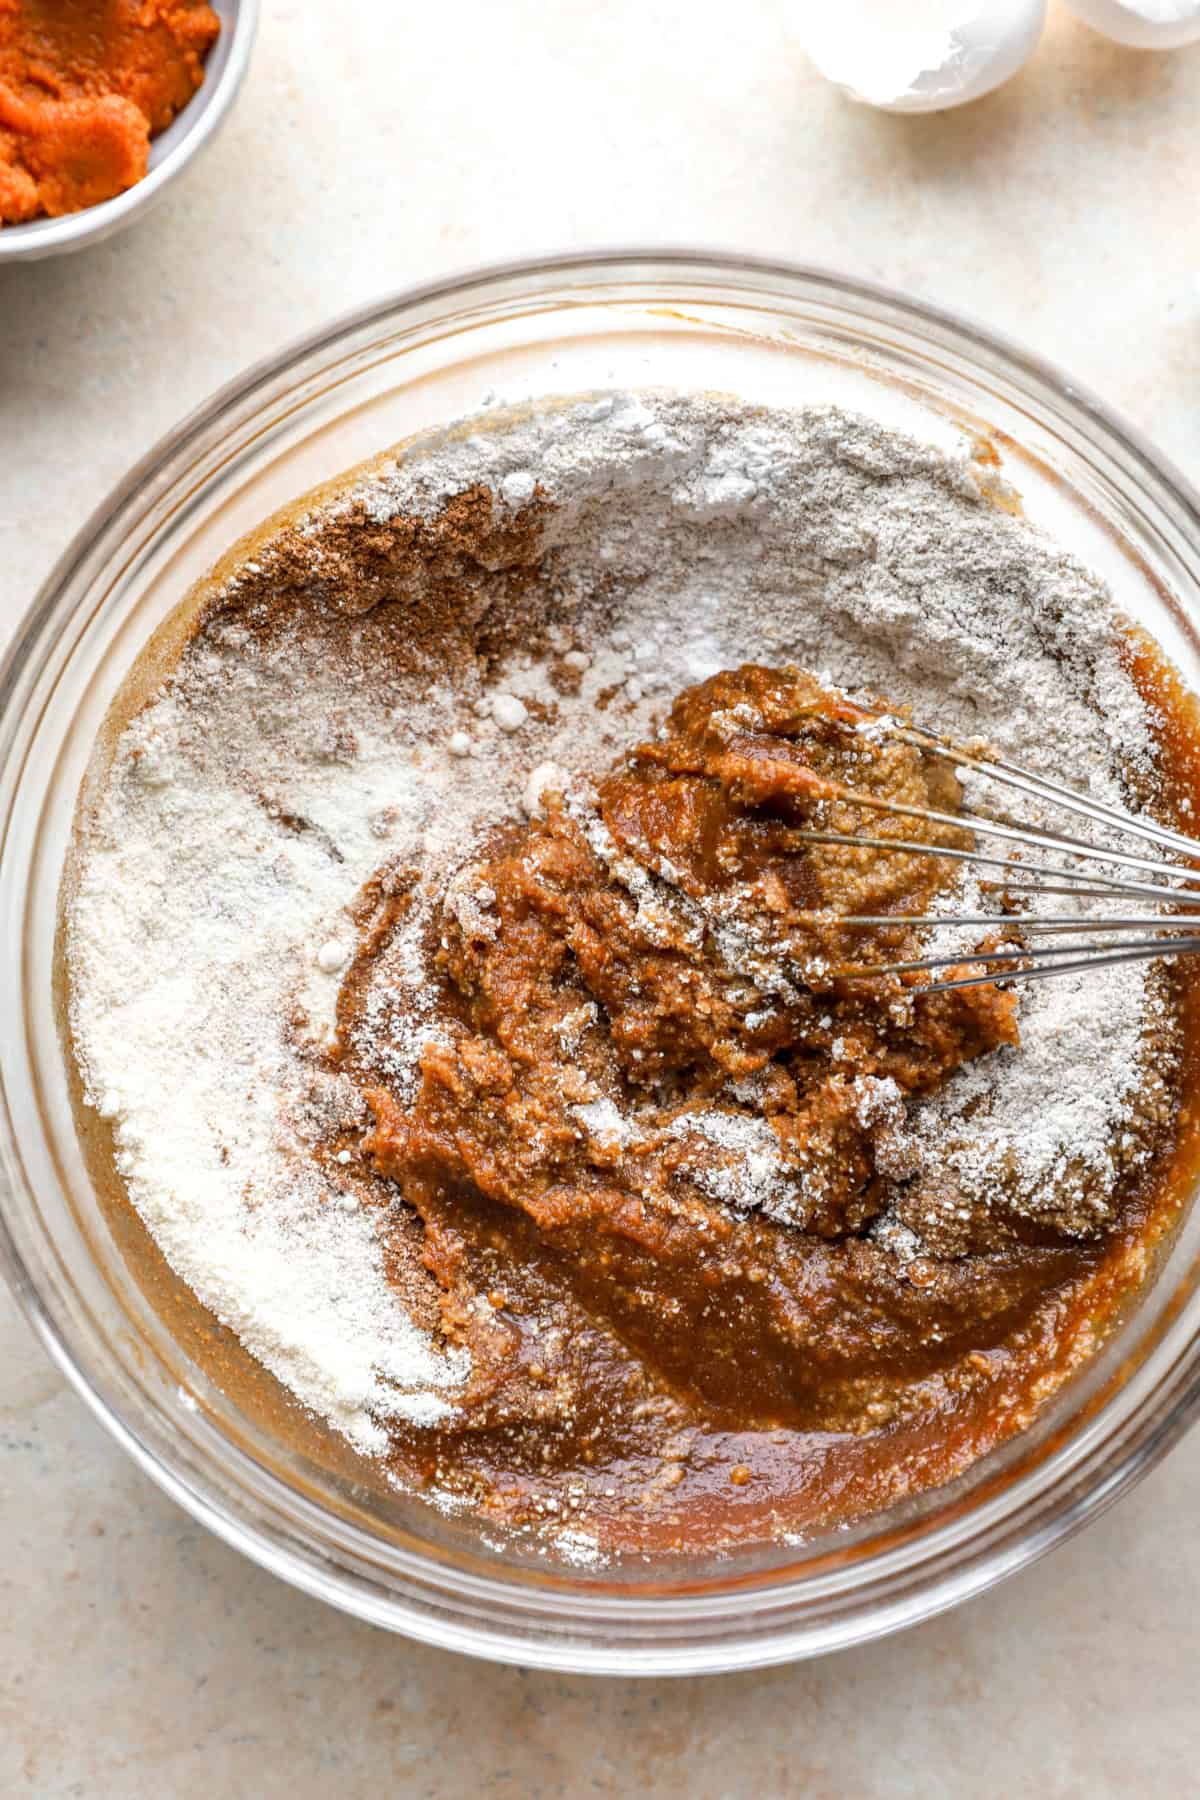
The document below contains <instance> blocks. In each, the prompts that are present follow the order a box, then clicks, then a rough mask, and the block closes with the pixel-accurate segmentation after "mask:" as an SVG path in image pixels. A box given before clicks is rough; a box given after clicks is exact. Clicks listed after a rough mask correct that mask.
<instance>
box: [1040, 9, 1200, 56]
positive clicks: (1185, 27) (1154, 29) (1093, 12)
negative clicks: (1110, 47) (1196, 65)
mask: <svg viewBox="0 0 1200 1800" xmlns="http://www.w3.org/2000/svg"><path fill="white" fill-rule="evenodd" d="M1066 4H1067V10H1068V12H1073V13H1074V14H1075V17H1076V18H1077V19H1082V20H1083V22H1084V24H1085V25H1090V26H1091V27H1092V28H1093V30H1095V31H1099V32H1102V33H1103V34H1104V36H1105V37H1107V38H1112V39H1113V40H1114V42H1116V43H1118V44H1127V45H1128V46H1129V47H1130V49H1132V50H1180V49H1182V48H1183V46H1184V45H1185V44H1195V43H1200V0H1066Z"/></svg>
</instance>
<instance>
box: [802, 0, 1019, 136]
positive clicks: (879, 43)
mask: <svg viewBox="0 0 1200 1800" xmlns="http://www.w3.org/2000/svg"><path fill="white" fill-rule="evenodd" d="M1045 21H1046V0H918V3H917V4H912V3H910V4H907V5H906V4H903V0H802V5H801V37H802V41H803V43H804V47H805V49H806V50H807V52H808V54H809V56H810V58H811V59H812V61H813V62H814V63H815V64H816V66H817V68H818V69H819V70H820V72H821V74H822V75H823V76H824V77H825V79H826V80H827V81H831V82H833V84H834V86H835V87H839V88H841V89H842V91H843V93H845V94H848V95H849V96H850V98H851V99H852V100H859V101H861V102H862V103H863V104H864V105H865V106H878V107H882V108H884V109H885V110H886V111H888V112H939V111H941V110H942V109H943V108H945V107H949V106H962V105H965V103H966V102H967V101H968V100H978V99H979V98H980V96H981V95H983V94H988V93H990V92H991V91H992V89H993V88H997V87H999V86H1000V85H1001V83H1002V82H1005V81H1007V80H1008V79H1009V77H1010V76H1012V75H1015V74H1016V72H1017V70H1018V69H1019V68H1021V66H1022V65H1023V64H1024V63H1025V62H1026V61H1027V60H1028V58H1029V57H1030V56H1031V55H1032V53H1033V51H1034V49H1035V48H1036V47H1037V42H1038V39H1039V38H1040V36H1041V34H1042V26H1043V25H1044V24H1045Z"/></svg>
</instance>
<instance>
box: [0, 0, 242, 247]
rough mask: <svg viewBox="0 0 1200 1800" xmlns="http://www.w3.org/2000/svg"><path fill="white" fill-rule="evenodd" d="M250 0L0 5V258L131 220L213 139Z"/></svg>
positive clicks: (21, 0)
mask: <svg viewBox="0 0 1200 1800" xmlns="http://www.w3.org/2000/svg"><path fill="white" fill-rule="evenodd" d="M257 12H258V8H257V0H212V3H210V0H0V260H3V259H5V258H8V259H10V260H22V259H33V258H38V257H42V256H52V255H55V254H58V253H60V252H63V251H67V250H75V249H79V248H81V247H82V246H83V245H84V244H87V243H94V242H97V241H98V240H99V239H101V238H104V237H107V236H109V235H110V233H112V232H113V231H116V230H118V229H119V228H120V227H121V226H122V225H125V224H128V223H129V222H130V221H131V220H132V219H134V218H136V217H138V216H140V215H141V214H142V213H143V212H145V210H146V209H147V208H148V207H149V206H150V205H152V204H153V202H154V201H155V200H156V199H157V198H158V197H159V196H160V195H161V194H162V193H163V191H164V190H165V188H166V186H167V183H168V182H169V181H171V180H172V179H173V178H174V177H175V176H176V175H177V174H178V173H179V172H180V171H181V170H182V169H183V168H184V167H185V165H186V164H187V163H188V162H189V161H190V160H191V158H192V157H193V156H194V155H195V154H196V152H197V151H198V150H199V149H200V148H201V147H202V146H203V145H204V144H205V143H207V142H208V141H209V140H210V139H211V138H212V136H213V135H214V133H215V132H216V131H217V129H218V128H219V126H220V124H221V122H222V120H223V119H224V117H225V115H226V113H227V112H228V109H229V106H230V104H231V102H232V100H233V98H234V95H235V94H236V92H237V89H238V87H239V85H240V83H241V79H242V75H243V74H244V72H245V68H246V64H247V61H248V59H249V52H250V45H251V41H252V39H253V35H254V29H255V26H256V24H257Z"/></svg>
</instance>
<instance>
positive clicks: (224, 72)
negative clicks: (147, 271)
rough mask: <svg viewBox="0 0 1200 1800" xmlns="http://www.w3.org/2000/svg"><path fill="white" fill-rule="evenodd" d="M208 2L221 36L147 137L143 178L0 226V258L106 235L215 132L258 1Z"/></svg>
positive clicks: (154, 196) (50, 252) (141, 209)
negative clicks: (175, 106) (197, 79)
mask: <svg viewBox="0 0 1200 1800" xmlns="http://www.w3.org/2000/svg"><path fill="white" fill-rule="evenodd" d="M212 6H213V9H214V11H215V12H216V13H217V15H218V16H219V18H220V20H221V35H220V37H219V38H218V39H217V41H216V43H215V44H214V45H213V48H212V51H211V53H210V55H209V57H208V60H207V62H206V64H205V70H204V81H203V84H202V85H201V87H200V88H199V90H198V91H197V92H196V93H195V94H194V95H193V97H192V99H191V100H190V101H189V102H188V104H187V105H186V106H185V107H184V109H183V111H182V112H181V113H180V114H179V116H178V117H177V118H176V119H174V120H172V122H171V124H170V125H168V126H167V129H166V130H165V131H162V132H160V133H159V135H158V136H157V137H156V138H154V139H152V140H151V144H150V167H149V168H148V170H147V171H146V174H145V177H144V178H143V180H141V181H139V182H137V183H136V184H135V185H134V186H133V187H131V188H126V190H125V192H124V193H123V194H118V195H116V197H115V198H114V199H112V200H102V201H101V202H100V204H99V205H98V206H86V207H84V209H83V211H82V212H74V213H64V214H63V216H62V217H61V218H58V219H31V220H30V221H29V223H28V224H27V225H0V263H4V262H36V261H37V260H38V259H39V258H40V257H43V256H62V255H64V254H65V253H66V252H67V251H68V250H82V249H83V247H84V245H85V244H98V243H99V242H100V240H101V238H106V237H110V236H111V235H112V233H113V232H114V231H120V230H121V229H122V228H123V227H124V226H126V225H128V224H130V222H131V221H132V220H134V219H137V218H140V217H141V216H142V214H143V213H145V212H146V211H147V210H148V209H149V208H150V207H151V206H153V205H154V204H155V203H156V201H157V200H158V199H159V197H160V196H161V195H162V193H163V191H164V190H165V188H166V187H167V184H168V183H169V182H171V181H173V180H174V178H175V176H176V175H178V173H179V171H180V170H181V169H182V168H184V167H185V165H186V164H187V163H189V162H190V161H191V159H192V157H193V156H195V155H196V154H197V152H198V151H200V150H202V149H203V148H204V146H205V144H207V143H209V142H210V141H211V139H212V138H214V137H215V136H216V134H217V132H218V131H219V130H220V128H221V125H222V123H223V121H224V119H225V115H226V113H227V112H228V111H229V108H230V106H231V105H232V104H233V100H234V96H235V95H236V93H237V91H238V89H239V87H240V86H241V85H242V76H243V75H244V74H245V73H246V65H247V63H248V62H249V60H250V49H251V46H252V45H253V43H254V33H255V30H256V29H257V26H258V0H212Z"/></svg>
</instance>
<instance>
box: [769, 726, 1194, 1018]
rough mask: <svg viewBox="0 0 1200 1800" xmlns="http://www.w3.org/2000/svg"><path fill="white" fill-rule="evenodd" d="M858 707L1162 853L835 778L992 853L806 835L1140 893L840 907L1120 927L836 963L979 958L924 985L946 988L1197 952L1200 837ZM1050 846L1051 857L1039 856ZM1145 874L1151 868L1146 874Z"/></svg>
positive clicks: (905, 968)
mask: <svg viewBox="0 0 1200 1800" xmlns="http://www.w3.org/2000/svg"><path fill="white" fill-rule="evenodd" d="M855 714H857V721H856V722H857V723H858V724H859V725H860V726H861V725H862V724H867V725H869V727H870V729H871V731H872V733H873V734H886V735H888V736H889V737H891V738H893V739H895V740H897V741H899V742H901V743H905V744H909V745H911V746H912V747H913V748H915V749H918V750H921V751H923V752H925V753H928V754H931V755H935V756H938V757H941V758H943V759H944V760H946V761H947V762H949V763H951V764H953V765H954V766H955V768H958V769H963V770H969V771H971V772H972V773H973V774H975V775H979V776H984V777H986V778H987V779H988V780H989V781H992V782H994V783H996V784H997V785H998V786H1000V787H1003V788H1007V789H1009V790H1011V791H1013V792H1015V793H1018V794H1020V795H1022V796H1024V797H1025V798H1026V799H1028V800H1032V801H1034V802H1036V803H1038V804H1039V805H1042V806H1049V807H1051V808H1053V809H1055V810H1057V811H1058V812H1060V813H1068V814H1072V815H1074V816H1075V817H1077V818H1082V819H1086V820H1088V821H1089V823H1091V824H1092V825H1095V826H1097V827H1098V828H1100V829H1101V830H1102V831H1103V832H1105V833H1107V834H1109V835H1110V836H1111V835H1113V834H1127V836H1126V845H1127V843H1128V838H1132V839H1134V840H1135V841H1136V842H1139V843H1141V844H1144V845H1146V846H1152V847H1153V848H1154V849H1155V850H1157V851H1158V852H1159V854H1158V855H1157V856H1152V855H1145V854H1138V852H1137V850H1136V849H1133V848H1130V847H1123V846H1122V844H1121V843H1120V842H1119V841H1118V843H1116V844H1111V843H1104V842H1096V841H1095V840H1093V839H1089V838H1084V837H1080V836H1077V835H1075V833H1074V832H1072V831H1071V830H1052V829H1050V828H1049V827H1046V826H1042V825H1036V824H1030V823H1026V822H1024V821H1022V820H1019V819H1015V818H1013V817H1011V816H1010V815H1008V814H1006V813H1003V812H999V811H992V810H990V809H987V808H980V807H978V806H971V805H966V806H964V807H963V808H962V810H961V811H959V812H955V813H950V812H939V811H937V810H935V809H933V808H929V807H921V806H913V805H907V804H904V803H902V802H899V801H893V800H887V799H884V798H881V797H880V796H879V795H876V794H869V793H864V792H861V791H860V790H858V789H856V788H852V787H838V789H837V798H839V799H842V800H846V801H850V802H852V803H853V804H855V805H858V806H862V807H865V808H870V809H872V810H874V811H877V812H883V813H891V814H897V815H899V816H901V817H907V818H912V819H918V820H921V821H923V822H925V823H927V824H932V825H937V826H952V827H956V828H960V829H961V828H965V829H966V830H968V831H970V832H972V833H973V834H974V835H975V837H976V840H978V839H980V838H982V839H990V840H997V844H996V850H997V853H995V854H989V853H988V851H987V850H981V849H979V848H977V847H976V848H971V849H956V848H953V847H950V846H948V845H945V844H938V843H925V842H922V841H921V840H920V839H916V838H914V839H905V838H894V837H882V836H879V837H875V836H870V835H867V834H862V833H851V832H844V831H831V830H819V829H816V828H804V827H800V828H796V830H795V835H796V837H798V838H800V839H804V840H807V841H808V842H810V843H819V844H854V845H861V846H863V847H866V848H877V849H880V850H886V851H888V852H897V851H898V852H908V853H911V854H912V855H914V856H935V857H940V858H945V859H948V860H950V861H952V862H958V863H962V864H963V865H966V866H968V867H971V868H975V869H979V870H981V871H986V872H987V886H988V887H994V888H995V889H997V890H1000V891H1002V892H1003V893H1004V894H1013V895H1015V894H1025V895H1034V896H1036V895H1046V894H1056V895H1070V896H1074V897H1075V898H1077V899H1078V900H1080V901H1085V900H1107V901H1110V902H1119V901H1130V902H1135V903H1137V907H1138V909H1137V910H1131V911H1129V912H1122V913H1119V914H1118V913H1115V912H1114V913H1106V914H1098V913H1080V914H1077V915H1070V914H1064V915H1056V916H1052V917H1050V918H1037V917H1031V916H1028V915H1026V914H1024V913H1020V912H1017V913H1013V912H995V913H966V914H964V913H947V914H945V915H939V914H897V913H890V914H889V913H880V914H863V913H858V914H845V915H842V914H839V915H838V916H837V919H836V923H837V924H838V925H839V926H843V925H844V926H853V927H863V928H868V927H886V926H894V925H907V926H913V927H919V928H920V929H921V930H938V929H949V928H959V927H962V926H973V927H979V928H980V929H984V930H986V929H987V928H991V929H993V930H996V931H1003V932H1006V933H1008V934H1010V936H1011V934H1013V933H1014V932H1019V933H1020V935H1021V936H1022V937H1023V938H1027V937H1031V936H1037V937H1042V938H1056V939H1058V938H1064V937H1065V938H1067V939H1070V938H1071V934H1072V933H1078V932H1080V931H1081V930H1082V931H1087V932H1089V933H1101V932H1103V933H1105V934H1113V933H1115V934H1118V935H1117V937H1116V940H1115V942H1113V941H1108V942H1101V941H1097V940H1096V939H1095V938H1088V939H1084V940H1080V939H1078V938H1076V939H1075V941H1067V942H1055V943H1040V944H1028V943H1022V944H1020V945H1013V944H1011V943H1010V944H1009V945H1005V946H999V947H997V948H995V949H990V950H989V949H979V948H977V949H972V950H970V951H967V952H965V953H964V952H963V951H961V950H960V951H958V952H956V953H955V954H953V955H935V956H924V957H917V958H912V959H910V960H908V961H903V962H879V963H873V964H870V965H864V964H850V965H847V966H846V967H845V968H843V969H838V970H836V971H834V973H836V974H838V975H844V976H845V977H847V978H851V979H858V978H863V977H868V976H881V975H906V974H917V973H925V972H927V973H931V974H936V972H937V971H938V970H939V969H961V968H962V967H963V966H964V965H969V966H970V967H971V969H972V970H973V971H974V970H975V969H977V968H978V970H979V972H978V973H974V972H973V973H971V974H963V975H954V976H953V977H951V978H942V979H938V980H936V981H934V982H931V983H930V984H929V985H928V987H927V988H926V990H925V991H926V992H930V993H944V992H948V991H949V990H951V989H953V988H967V987H979V986H982V985H984V984H985V983H989V982H994V983H996V984H997V985H999V986H1006V985H1007V984H1008V983H1009V982H1011V981H1014V980H1026V981H1029V980H1039V979H1045V978H1048V977H1049V976H1052V975H1066V974H1071V973H1074V972H1076V971H1080V970H1093V969H1102V968H1108V967H1111V966H1112V965H1114V964H1116V963H1128V962H1141V961H1145V960H1148V959H1150V958H1153V957H1160V956H1172V957H1173V956H1180V955H1194V954H1195V953H1196V952H1198V951H1200V866H1196V865H1200V840H1197V839H1195V838H1190V837H1186V836H1184V835H1183V834H1182V833H1181V832H1178V831H1173V830H1171V829H1170V828H1169V827H1167V826H1165V825H1159V824H1157V823H1156V822H1155V821H1153V820H1151V819H1143V818H1139V817H1137V816H1136V815H1135V814H1133V813H1130V812H1127V811H1125V810H1124V809H1122V808H1120V807H1115V806H1109V805H1107V804H1106V803H1104V802H1102V801H1099V800H1094V799H1092V798H1091V796H1090V795H1088V794H1085V793H1082V792H1080V791H1079V790H1078V789H1076V788H1071V787H1067V786H1064V785H1063V784H1062V783H1061V782H1057V781H1051V780H1049V779H1048V778H1047V777H1046V776H1043V775H1034V774H1031V773H1030V772H1029V771H1028V770H1026V769H1021V768H1018V767H1017V766H1016V764H1014V763H1010V762H1006V761H1004V760H1003V759H1002V758H1000V757H992V756H988V755H977V754H974V753H972V752H971V751H970V750H968V749H966V748H965V747H964V746H963V745H961V744H958V743H956V742H954V740H953V739H951V738H948V737H945V736H943V735H942V734H941V733H939V732H934V731H929V730H926V729H924V728H923V727H921V726H919V725H914V724H912V723H910V722H908V721H907V720H904V719H898V718H894V717H892V716H890V715H888V714H872V713H869V712H866V711H865V710H864V711H862V712H859V710H858V709H857V708H847V715H848V719H849V717H851V716H853V715H855ZM1001 845H1011V846H1014V848H1015V850H1016V851H1017V852H1018V854H1013V852H1012V851H1009V852H1007V853H1004V854H1002V853H999V850H1000V846H1001ZM1028 851H1033V852H1034V853H1035V854H1036V857H1037V858H1038V860H1035V861H1030V860H1027V859H1026V856H1025V854H1024V853H1025V852H1028ZM1164 855H1166V856H1170V857H1174V858H1181V857H1182V858H1187V859H1188V863H1189V864H1190V865H1192V866H1186V865H1185V866H1181V865H1180V864H1179V862H1178V861H1170V860H1164ZM1046 857H1050V858H1052V860H1043V858H1046ZM1110 871H1111V872H1110ZM1146 876H1152V877H1153V879H1143V878H1142V877H1146ZM1149 902H1153V903H1154V910H1148V903H1149ZM1124 934H1130V935H1124ZM1138 934H1140V935H1138Z"/></svg>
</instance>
